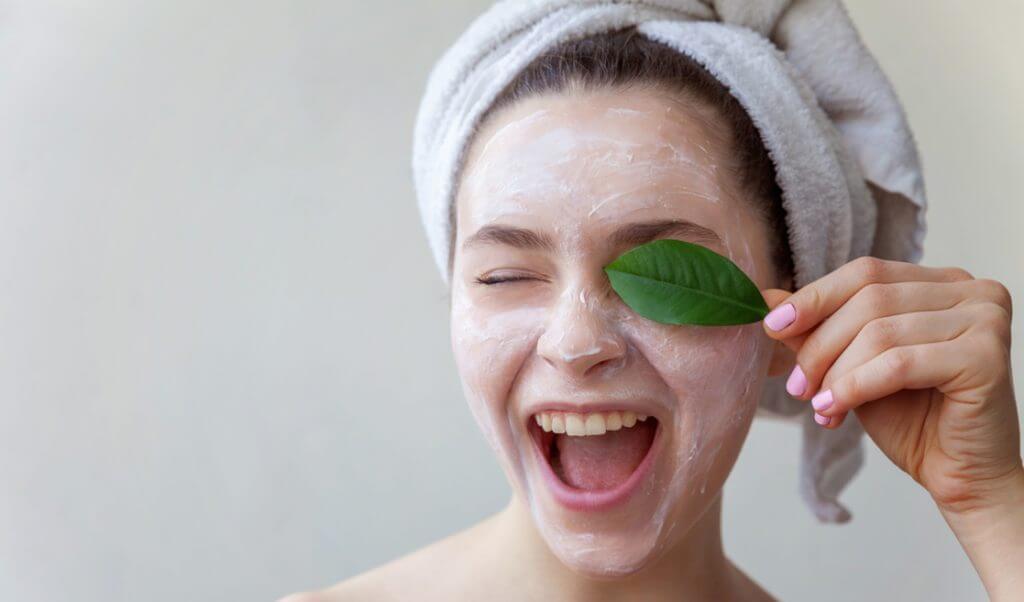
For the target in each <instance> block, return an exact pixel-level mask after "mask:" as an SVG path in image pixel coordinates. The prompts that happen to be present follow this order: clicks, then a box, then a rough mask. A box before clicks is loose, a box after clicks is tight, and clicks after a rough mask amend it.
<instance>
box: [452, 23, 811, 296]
mask: <svg viewBox="0 0 1024 602" xmlns="http://www.w3.org/2000/svg"><path fill="white" fill-rule="evenodd" d="M608 88H640V89H644V88H647V89H654V90H661V91H665V92H668V93H674V94H678V95H681V96H682V98H683V99H687V100H694V101H697V102H703V103H706V104H708V105H710V106H712V107H715V108H716V109H717V111H718V113H719V114H720V116H721V117H722V118H723V119H724V121H725V123H726V124H727V125H728V127H729V129H730V130H731V134H732V148H733V152H734V153H735V157H734V158H735V160H736V164H737V166H738V176H739V178H740V180H741V182H742V185H743V187H744V190H745V192H747V193H748V195H749V199H750V201H751V202H753V203H754V208H755V209H756V210H757V212H758V215H759V216H760V217H761V218H762V220H763V221H764V223H765V224H766V225H767V226H768V230H769V233H768V241H769V244H770V245H771V250H772V251H771V252H772V260H773V263H774V265H775V267H776V269H777V270H778V275H779V278H780V279H782V280H785V279H786V278H788V277H791V276H792V274H793V258H792V255H791V253H790V248H789V238H788V235H787V227H786V220H785V209H784V208H783V206H782V190H781V189H780V188H779V186H778V184H777V182H776V180H775V166H774V165H773V164H772V161H771V158H770V157H769V156H768V152H767V150H765V146H764V143H763V142H762V140H761V135H760V133H759V132H758V130H757V128H756V127H755V126H754V124H753V122H752V121H751V120H750V116H749V115H748V114H747V112H746V110H745V109H744V108H743V106H742V105H740V103H739V101H737V100H736V99H735V98H734V97H733V96H732V94H730V93H729V90H728V89H727V88H726V87H725V86H724V85H723V84H722V83H721V82H719V81H718V80H717V79H715V78H714V76H712V75H711V74H710V73H708V72H707V71H706V70H705V69H704V68H703V67H702V66H701V65H700V64H698V63H697V62H696V61H694V60H693V59H691V58H689V57H687V56H685V55H683V54H682V53H679V52H676V51H675V50H673V49H672V48H670V47H668V46H666V45H664V44H662V43H660V42H655V41H654V40H651V39H649V38H646V37H644V36H643V35H641V34H639V33H638V32H637V31H636V29H635V28H632V27H631V28H627V29H622V30H619V31H615V32H610V33H604V34H598V35H594V36H590V37H586V38H583V39H578V40H572V41H568V42H565V43H563V44H561V45H559V46H556V47H554V48H552V49H551V50H549V51H547V52H545V53H544V54H542V55H540V56H539V57H537V58H536V59H534V61H533V62H532V63H530V64H529V65H528V66H527V67H526V68H525V69H524V70H523V71H522V72H521V73H520V74H519V75H518V76H517V77H516V78H515V79H514V80H513V81H512V82H510V83H509V85H508V86H506V87H505V89H504V90H503V91H502V92H501V94H499V95H498V98H497V99H496V100H495V101H494V102H493V103H492V104H491V106H490V108H489V109H488V110H487V112H486V113H485V114H484V115H483V117H482V118H481V119H480V123H479V126H478V129H477V131H479V130H480V128H482V127H483V125H484V123H486V121H487V120H488V118H490V117H491V116H493V115H495V114H496V113H497V112H499V111H500V110H501V109H503V108H505V107H508V106H510V105H513V104H515V103H516V102H518V101H520V100H522V99H524V98H528V97H531V96H540V95H543V94H553V93H560V92H567V91H573V90H601V89H608ZM455 211H456V210H455V203H454V202H453V203H452V204H451V207H450V214H449V220H450V223H451V225H452V227H451V241H450V244H449V245H448V247H449V254H448V269H449V272H450V271H451V268H452V263H453V261H454V247H455V244H454V242H455V224H456V220H455Z"/></svg>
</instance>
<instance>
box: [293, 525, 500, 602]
mask: <svg viewBox="0 0 1024 602" xmlns="http://www.w3.org/2000/svg"><path fill="white" fill-rule="evenodd" d="M489 520H490V519H488V520H485V521H483V522H481V523H477V524H476V525H473V526H472V527H469V528H468V529H465V530H463V531H459V532H458V533H455V534H453V535H449V536H448V537H445V538H444V539H441V540H438V541H436V542H434V543H432V544H430V545H428V546H426V547H424V548H420V549H419V550H416V551H414V552H411V553H409V554H406V555H405V556H401V557H399V558H396V559H395V560H392V561H391V562H388V563H387V564H383V565H381V566H378V567H376V568H373V569H371V570H369V571H366V572H365V573H360V574H359V575H355V576H354V577H350V578H348V579H345V580H343V581H341V582H339V583H337V584H335V585H332V586H330V587H327V588H325V589H322V590H318V591H308V592H298V593H294V594H290V595H288V596H285V597H284V598H281V599H280V600H278V601H277V602H348V601H350V600H361V601H363V600H365V601H367V602H373V601H376V602H392V601H398V600H427V599H432V598H436V599H445V600H456V599H459V598H461V597H463V594H464V593H465V592H464V591H463V588H464V587H465V585H466V584H467V583H471V582H472V581H473V580H472V579H468V578H464V577H467V575H468V574H469V573H470V572H471V571H474V567H475V566H478V565H479V562H480V558H481V557H480V555H479V554H475V553H474V548H477V546H479V544H480V543H481V538H480V534H481V532H482V531H483V530H484V529H485V528H486V524H487V523H488V521H489ZM474 572H475V571H474Z"/></svg>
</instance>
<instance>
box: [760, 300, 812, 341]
mask: <svg viewBox="0 0 1024 602" xmlns="http://www.w3.org/2000/svg"><path fill="white" fill-rule="evenodd" d="M761 296H762V297H764V301H765V303H767V304H768V309H775V307H776V306H778V305H779V304H781V303H782V302H783V301H785V300H786V299H788V298H790V297H792V296H793V291H787V290H785V289H781V288H766V289H764V290H762V291H761ZM761 326H762V328H764V331H765V332H767V333H768V335H769V336H770V337H771V338H773V339H776V340H778V341H779V342H780V343H782V344H783V345H785V346H786V347H789V348H790V349H792V350H793V351H794V352H796V351H799V350H800V347H801V346H802V345H803V344H804V341H805V340H806V339H807V337H808V336H810V332H813V330H811V331H810V332H804V333H801V334H798V335H794V336H791V337H785V338H781V337H780V336H779V334H778V333H777V332H775V331H774V330H771V329H770V328H768V326H767V325H765V324H764V321H763V320H762V322H761Z"/></svg>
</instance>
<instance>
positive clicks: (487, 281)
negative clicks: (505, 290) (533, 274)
mask: <svg viewBox="0 0 1024 602" xmlns="http://www.w3.org/2000/svg"><path fill="white" fill-rule="evenodd" d="M517 280H536V278H530V277H529V276H510V277H508V278H496V277H491V278H480V277H477V279H476V281H477V283H479V284H483V285H486V286H491V285H493V284H501V283H502V282H516V281H517Z"/></svg>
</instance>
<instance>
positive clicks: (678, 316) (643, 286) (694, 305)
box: [604, 239, 768, 326]
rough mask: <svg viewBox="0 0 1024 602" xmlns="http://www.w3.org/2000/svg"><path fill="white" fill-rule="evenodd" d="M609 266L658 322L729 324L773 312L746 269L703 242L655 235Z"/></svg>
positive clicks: (629, 300) (630, 298) (620, 289)
mask: <svg viewBox="0 0 1024 602" xmlns="http://www.w3.org/2000/svg"><path fill="white" fill-rule="evenodd" d="M604 271H605V273H606V274H608V278H609V280H611V283H612V288H613V289H615V292H616V293H618V294H619V296H620V297H622V300H623V301H625V303H626V305H628V306H629V307H630V308H632V309H633V311H635V312H636V313H638V314H640V315H641V316H643V317H645V318H648V319H650V320H654V321H656V322H662V323H664V324H697V325H703V326H726V325H731V324H748V323H750V322H757V321H760V320H762V319H763V318H764V317H765V315H767V314H768V304H767V303H765V300H764V297H762V296H761V291H760V290H758V288H757V285H756V284H754V282H753V281H751V280H750V278H748V277H747V275H746V274H744V273H743V270H741V269H740V268H739V266H737V265H736V264H735V263H733V262H732V261H731V260H730V259H729V258H728V257H724V256H722V255H719V254H718V253H715V252H714V251H712V250H711V249H709V248H707V247H704V246H701V245H697V244H693V243H689V242H684V241H681V240H675V239H660V240H655V241H652V242H649V243H646V244H643V245H640V246H638V247H634V248H633V249H630V250H629V251H627V252H625V253H623V254H622V255H620V256H619V257H617V258H616V259H615V261H613V262H611V263H609V264H608V265H606V266H605V267H604Z"/></svg>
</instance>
